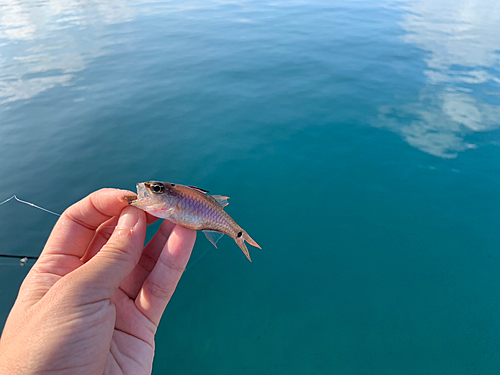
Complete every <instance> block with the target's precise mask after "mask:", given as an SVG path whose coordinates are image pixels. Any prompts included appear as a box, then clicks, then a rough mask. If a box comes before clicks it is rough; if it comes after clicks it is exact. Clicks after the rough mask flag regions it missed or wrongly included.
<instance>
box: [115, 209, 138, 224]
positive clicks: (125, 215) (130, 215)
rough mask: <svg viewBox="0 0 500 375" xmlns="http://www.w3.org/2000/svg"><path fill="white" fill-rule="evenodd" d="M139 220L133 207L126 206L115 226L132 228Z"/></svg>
mask: <svg viewBox="0 0 500 375" xmlns="http://www.w3.org/2000/svg"><path fill="white" fill-rule="evenodd" d="M138 221H139V215H138V214H137V212H136V209H135V208H133V207H126V208H125V209H124V210H123V211H122V213H121V215H120V219H118V225H117V226H116V227H117V228H133V227H135V225H136V224H137V222H138Z"/></svg>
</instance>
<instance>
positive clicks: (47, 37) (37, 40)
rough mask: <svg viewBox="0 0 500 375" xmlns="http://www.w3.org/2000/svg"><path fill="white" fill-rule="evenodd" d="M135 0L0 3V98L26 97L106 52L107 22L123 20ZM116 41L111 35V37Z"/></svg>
mask: <svg viewBox="0 0 500 375" xmlns="http://www.w3.org/2000/svg"><path fill="white" fill-rule="evenodd" d="M136 4H137V3H136V2H134V3H130V2H127V1H120V0H107V1H72V0H49V1H43V2H38V3H36V4H34V3H33V2H29V1H24V0H3V1H2V3H1V4H0V104H5V103H8V102H14V101H17V100H22V99H30V98H32V97H34V96H36V95H37V94H39V93H41V92H43V91H45V90H48V89H50V88H52V87H54V86H56V85H67V84H69V82H70V81H71V79H72V78H73V75H74V73H76V72H79V71H82V70H83V69H85V68H86V66H87V64H88V62H89V61H91V60H94V59H95V58H97V57H99V56H102V55H104V54H105V52H104V47H105V46H106V45H107V44H110V43H111V42H109V41H107V40H106V37H105V35H106V27H105V26H106V25H110V24H114V23H121V22H127V21H129V20H131V19H132V18H133V17H134V14H135V12H137V9H136V8H135V5H136ZM115 42H116V40H115Z"/></svg>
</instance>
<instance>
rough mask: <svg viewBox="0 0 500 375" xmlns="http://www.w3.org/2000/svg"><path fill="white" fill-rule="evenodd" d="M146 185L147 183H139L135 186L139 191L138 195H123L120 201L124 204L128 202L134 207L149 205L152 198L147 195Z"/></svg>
mask: <svg viewBox="0 0 500 375" xmlns="http://www.w3.org/2000/svg"><path fill="white" fill-rule="evenodd" d="M146 184H147V183H145V182H140V183H138V184H137V185H136V186H135V187H136V189H137V195H122V196H121V197H120V200H121V201H122V202H128V204H130V205H133V206H134V205H137V206H139V205H144V204H147V203H148V202H149V201H150V199H151V198H150V197H149V195H148V194H147V189H146Z"/></svg>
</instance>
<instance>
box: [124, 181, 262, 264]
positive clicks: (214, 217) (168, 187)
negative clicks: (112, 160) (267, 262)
mask: <svg viewBox="0 0 500 375" xmlns="http://www.w3.org/2000/svg"><path fill="white" fill-rule="evenodd" d="M136 187H137V196H135V195H125V196H122V197H121V199H122V200H124V201H127V202H128V203H129V204H130V205H132V206H135V207H137V208H140V209H141V210H144V211H146V212H148V213H150V214H151V215H153V216H156V217H159V218H162V219H167V220H169V221H171V222H173V223H175V224H179V225H181V226H183V227H186V228H189V229H194V230H201V231H203V233H205V236H207V238H208V240H209V241H210V242H211V243H212V244H213V245H214V246H215V247H217V241H218V240H220V238H221V237H222V236H223V235H224V234H227V235H228V236H230V237H231V238H232V239H233V240H234V241H235V242H236V243H237V244H238V246H239V247H240V248H241V250H243V253H244V254H245V255H246V257H247V258H248V260H249V261H250V262H251V261H252V259H250V254H249V253H248V249H247V247H246V245H245V241H247V242H248V243H249V244H250V245H252V246H255V247H258V248H259V249H260V248H261V247H260V246H259V245H257V242H255V241H254V240H252V238H251V237H250V236H249V235H248V233H247V232H245V231H244V230H243V229H242V228H241V227H240V226H239V225H238V224H236V222H235V221H234V220H233V219H232V218H231V216H229V215H228V214H227V213H226V211H224V207H226V206H227V205H228V204H229V202H228V199H229V197H224V196H221V195H207V193H208V191H206V190H203V189H200V188H197V187H195V186H184V185H178V184H172V183H169V182H159V181H149V182H141V183H138V184H137V186H136Z"/></svg>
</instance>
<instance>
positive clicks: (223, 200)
mask: <svg viewBox="0 0 500 375" xmlns="http://www.w3.org/2000/svg"><path fill="white" fill-rule="evenodd" d="M211 197H212V198H214V199H215V200H216V201H217V202H219V204H220V205H221V206H222V207H226V206H227V205H228V204H229V202H228V201H227V200H228V199H229V197H224V196H223V195H211Z"/></svg>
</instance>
